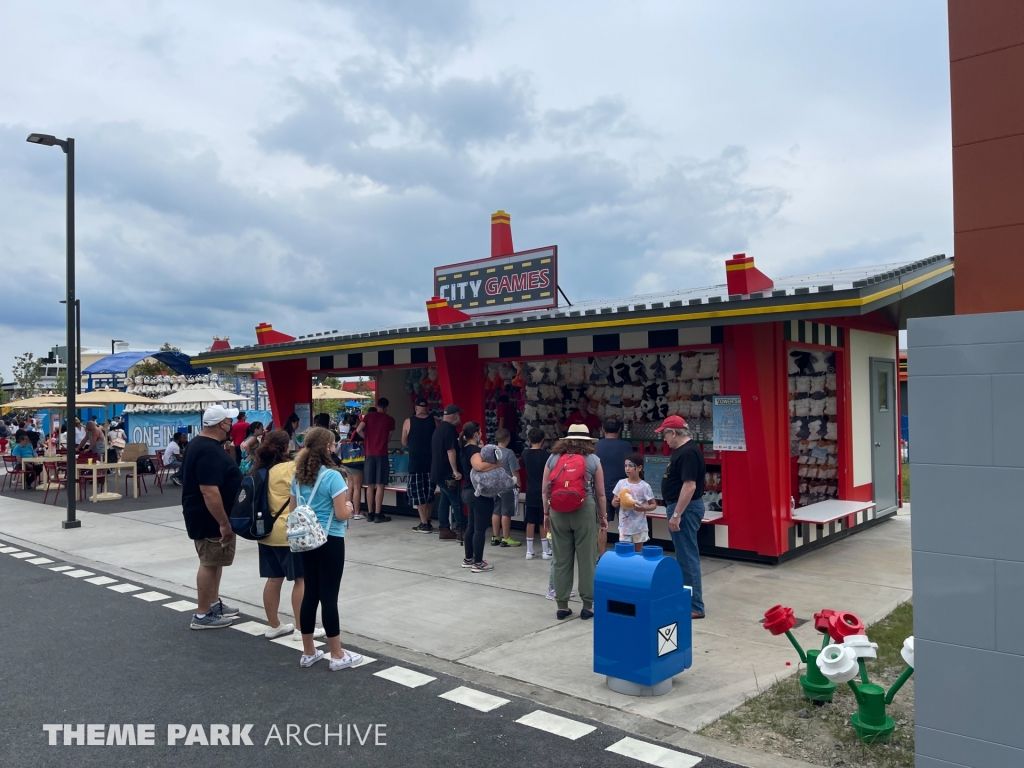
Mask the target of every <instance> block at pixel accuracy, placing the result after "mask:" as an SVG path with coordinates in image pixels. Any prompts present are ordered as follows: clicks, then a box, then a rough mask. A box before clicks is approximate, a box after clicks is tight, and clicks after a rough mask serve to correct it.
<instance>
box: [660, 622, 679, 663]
mask: <svg viewBox="0 0 1024 768" xmlns="http://www.w3.org/2000/svg"><path fill="white" fill-rule="evenodd" d="M678 649H679V627H678V626H677V625H676V624H669V625H668V626H667V627H662V628H661V629H659V630H658V655H659V656H664V655H666V654H669V653H672V651H676V650H678Z"/></svg>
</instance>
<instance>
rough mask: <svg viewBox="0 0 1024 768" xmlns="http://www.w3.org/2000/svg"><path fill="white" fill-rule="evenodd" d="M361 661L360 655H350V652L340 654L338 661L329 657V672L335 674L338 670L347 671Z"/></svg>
mask: <svg viewBox="0 0 1024 768" xmlns="http://www.w3.org/2000/svg"><path fill="white" fill-rule="evenodd" d="M362 660H363V655H362V654H361V653H352V652H351V651H345V652H344V653H342V655H341V658H340V659H336V658H334V657H333V656H332V657H331V672H337V671H338V670H339V669H349V668H350V667H354V666H355V665H356V664H358V663H359V662H360V661H362Z"/></svg>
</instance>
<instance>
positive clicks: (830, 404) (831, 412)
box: [825, 397, 836, 416]
mask: <svg viewBox="0 0 1024 768" xmlns="http://www.w3.org/2000/svg"><path fill="white" fill-rule="evenodd" d="M825 415H826V416H835V415H836V399H835V398H834V397H826V398H825Z"/></svg>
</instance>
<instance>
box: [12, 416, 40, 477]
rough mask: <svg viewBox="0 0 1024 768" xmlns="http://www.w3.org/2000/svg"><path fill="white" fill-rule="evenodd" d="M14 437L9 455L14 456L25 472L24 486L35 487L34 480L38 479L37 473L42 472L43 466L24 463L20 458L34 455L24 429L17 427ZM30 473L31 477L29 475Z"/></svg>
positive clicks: (32, 457) (33, 456) (30, 457)
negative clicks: (14, 443)
mask: <svg viewBox="0 0 1024 768" xmlns="http://www.w3.org/2000/svg"><path fill="white" fill-rule="evenodd" d="M14 439H15V440H17V444H16V445H15V446H14V447H13V448H11V456H14V457H15V458H17V459H18V460H19V461H18V463H19V464H21V465H22V468H23V469H24V470H25V472H27V473H28V474H26V475H25V476H24V477H25V487H26V488H35V487H36V481H37V480H38V479H39V475H40V474H41V473H42V471H43V468H42V467H41V466H40V465H39V464H25V463H24V462H22V461H21V459H34V458H35V456H36V450H35V448H33V447H32V443H31V442H30V441H29V436H28V432H26V431H25V430H24V429H19V430H18V431H17V432H16V433H15V435H14ZM30 475H31V479H29V476H30Z"/></svg>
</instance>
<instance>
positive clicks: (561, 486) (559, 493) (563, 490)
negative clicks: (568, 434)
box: [548, 453, 587, 512]
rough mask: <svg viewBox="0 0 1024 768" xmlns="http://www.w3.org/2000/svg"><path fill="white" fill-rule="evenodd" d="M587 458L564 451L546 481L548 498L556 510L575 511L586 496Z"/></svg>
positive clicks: (581, 504)
mask: <svg viewBox="0 0 1024 768" xmlns="http://www.w3.org/2000/svg"><path fill="white" fill-rule="evenodd" d="M586 481H587V460H586V459H585V458H584V457H583V456H580V455H579V454H578V453H564V454H562V456H561V457H560V458H559V459H558V462H557V463H556V464H555V470H554V472H552V473H551V479H550V480H549V481H548V500H549V501H550V502H551V508H552V509H553V510H555V511H556V512H575V511H576V510H577V509H579V508H580V507H582V506H583V502H584V501H585V500H586V498H587V482H586Z"/></svg>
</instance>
